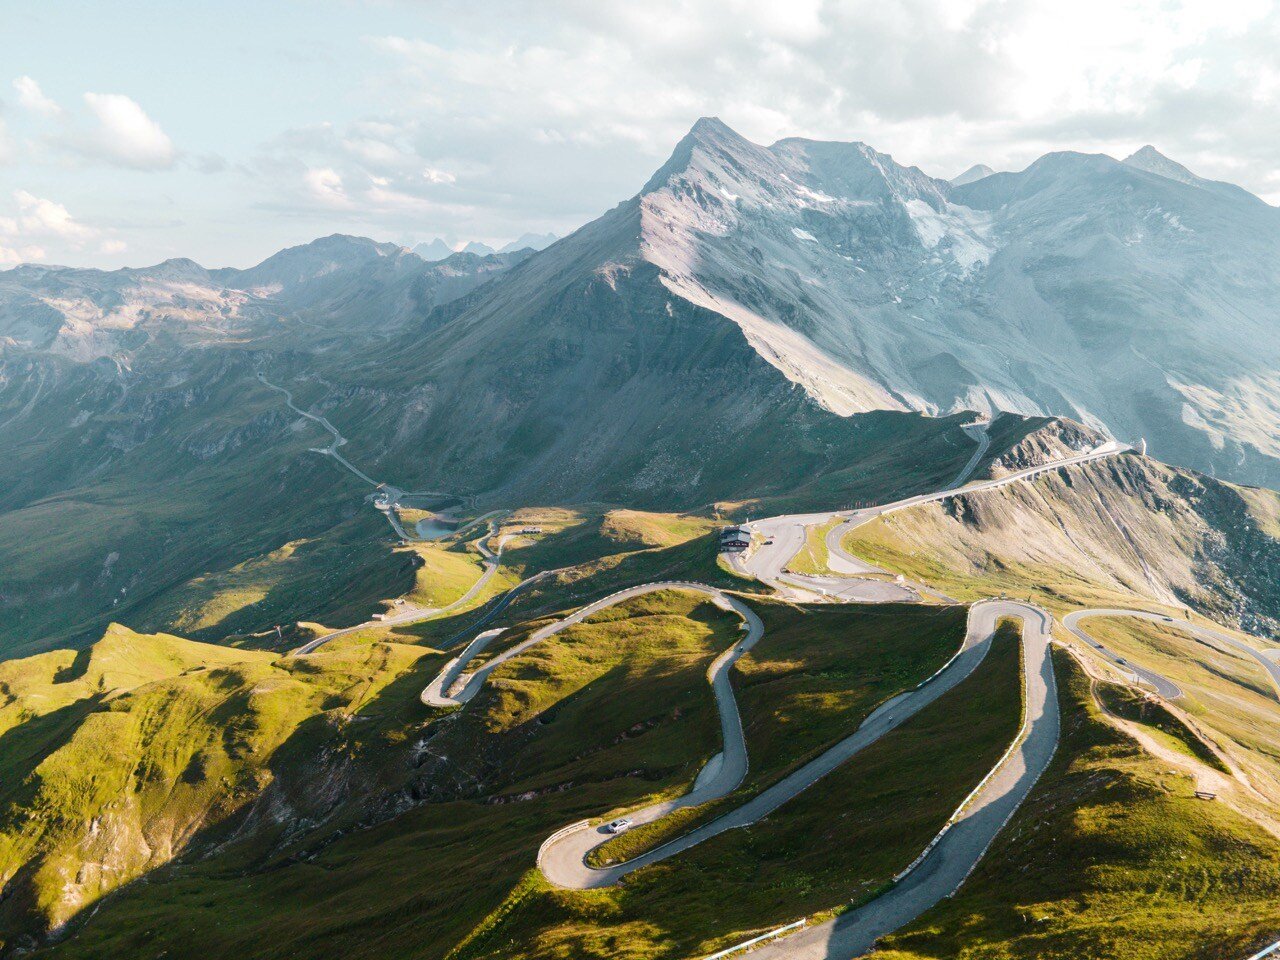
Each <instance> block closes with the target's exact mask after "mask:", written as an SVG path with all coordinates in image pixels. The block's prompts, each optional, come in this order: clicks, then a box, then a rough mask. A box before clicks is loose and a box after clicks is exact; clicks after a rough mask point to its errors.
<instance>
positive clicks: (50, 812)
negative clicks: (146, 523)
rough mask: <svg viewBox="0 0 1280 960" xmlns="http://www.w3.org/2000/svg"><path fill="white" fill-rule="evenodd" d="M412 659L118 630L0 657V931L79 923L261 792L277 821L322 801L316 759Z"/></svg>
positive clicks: (10, 940)
mask: <svg viewBox="0 0 1280 960" xmlns="http://www.w3.org/2000/svg"><path fill="white" fill-rule="evenodd" d="M421 656H422V651H419V650H415V649H411V648H395V647H391V646H387V645H378V646H371V647H363V648H350V647H348V648H346V649H337V650H333V651H328V650H326V651H325V653H324V655H323V656H317V657H316V658H314V659H311V660H306V661H300V660H294V659H289V658H285V659H280V658H278V657H276V656H275V655H273V654H269V653H263V652H257V651H247V650H236V649H232V648H226V647H217V646H210V645H207V644H199V643H193V642H191V641H188V640H183V639H180V638H177V637H171V636H164V635H150V636H148V635H142V634H137V633H134V632H132V631H130V630H127V629H125V628H123V627H119V626H113V627H111V628H110V629H109V630H108V631H107V633H106V634H105V635H104V636H103V638H102V639H101V640H99V641H98V642H97V643H95V644H94V645H93V646H91V647H89V648H87V649H85V650H82V651H79V652H72V651H56V652H52V653H48V654H43V655H40V656H38V657H36V658H33V659H30V660H20V661H10V662H8V663H3V664H0V691H3V693H4V701H3V705H0V772H2V774H3V775H2V776H0V877H3V878H4V890H5V896H4V898H3V900H0V942H2V943H3V944H4V945H6V946H8V945H12V944H14V943H15V942H18V943H20V942H21V936H22V935H23V934H24V933H34V932H39V931H40V930H41V929H43V928H46V927H55V926H57V925H60V924H62V923H64V922H66V921H68V920H70V919H72V918H74V917H75V916H76V915H77V914H78V913H79V912H80V911H82V910H84V909H85V908H86V907H89V906H91V905H93V904H94V903H95V902H97V901H98V900H99V898H101V897H102V896H103V895H104V894H107V893H109V892H110V891H112V890H114V889H116V888H118V887H119V886H121V885H122V884H128V883H129V882H130V881H131V880H133V879H135V878H137V877H140V876H142V875H144V874H146V873H148V872H149V871H151V870H154V869H155V868H157V867H159V866H162V865H163V864H165V863H166V862H168V861H169V860H170V859H171V858H173V857H174V856H176V855H178V854H179V853H181V851H182V850H183V849H184V848H185V847H186V846H187V845H188V844H190V843H192V842H193V841H195V840H196V838H197V837H203V838H205V839H204V840H203V841H202V842H206V843H207V842H208V837H209V835H210V834H211V833H216V832H217V831H218V830H219V829H220V828H221V827H222V826H223V825H225V824H230V823H231V822H232V821H233V820H241V821H242V820H243V818H244V815H246V814H248V813H249V812H250V811H251V810H252V809H253V807H254V805H255V804H258V803H260V802H263V798H264V797H270V798H271V802H272V803H273V804H274V806H275V811H274V813H275V814H276V815H278V816H279V820H280V822H281V823H282V824H283V823H285V822H287V821H289V820H291V819H293V820H296V819H297V818H299V817H304V816H306V815H307V814H308V812H309V811H316V812H320V813H324V812H327V811H326V802H325V800H324V798H323V796H322V795H321V793H322V791H321V792H318V788H319V787H320V786H321V785H322V784H324V782H325V779H326V777H328V776H331V775H335V773H336V771H335V768H334V767H333V766H331V765H329V764H328V763H326V760H327V759H328V758H329V756H331V752H332V751H338V753H339V754H340V753H341V751H342V750H344V749H345V748H344V746H343V745H344V743H347V742H349V741H350V740H351V737H352V736H353V735H356V736H364V735H366V731H364V730H360V729H358V728H359V727H360V726H361V724H362V722H367V719H368V717H367V716H366V714H365V709H366V707H367V706H368V704H369V703H370V701H371V700H373V699H376V698H377V696H378V694H379V691H381V690H382V689H384V688H385V687H386V685H387V684H388V683H390V682H392V680H394V678H395V677H396V676H398V675H400V674H402V673H403V672H404V671H406V670H407V669H409V668H410V667H411V666H412V665H413V664H414V662H415V661H416V660H417V659H418V658H420V657H421ZM325 788H326V789H328V790H330V791H333V790H335V789H337V788H338V784H337V783H334V782H330V783H328V784H325Z"/></svg>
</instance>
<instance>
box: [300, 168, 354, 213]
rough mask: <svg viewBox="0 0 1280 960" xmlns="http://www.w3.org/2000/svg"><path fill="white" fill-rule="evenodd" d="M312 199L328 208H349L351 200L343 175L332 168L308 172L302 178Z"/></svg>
mask: <svg viewBox="0 0 1280 960" xmlns="http://www.w3.org/2000/svg"><path fill="white" fill-rule="evenodd" d="M302 181H303V183H304V184H306V187H307V191H308V193H309V194H310V195H311V197H312V198H313V199H315V200H318V201H320V203H322V204H323V205H324V206H327V207H349V206H351V198H350V197H348V196H347V191H346V188H345V187H344V186H343V184H342V175H341V174H339V173H338V171H337V170H334V169H333V168H332V167H321V168H319V169H317V170H308V171H307V172H306V173H304V174H303V176H302Z"/></svg>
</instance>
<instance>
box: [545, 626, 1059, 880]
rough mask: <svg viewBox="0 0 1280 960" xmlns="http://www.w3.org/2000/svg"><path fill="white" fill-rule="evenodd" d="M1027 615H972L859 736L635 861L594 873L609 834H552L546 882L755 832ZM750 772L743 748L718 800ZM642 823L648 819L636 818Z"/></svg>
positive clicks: (648, 812) (618, 870)
mask: <svg viewBox="0 0 1280 960" xmlns="http://www.w3.org/2000/svg"><path fill="white" fill-rule="evenodd" d="M1025 609H1030V608H1027V607H1026V606H1025V605H1024V604H1012V603H1007V602H1000V601H993V602H990V603H985V604H977V605H975V606H974V607H973V608H972V612H971V614H970V618H969V628H968V630H967V632H966V634H965V639H964V642H963V644H962V646H961V648H960V651H959V652H958V653H957V655H956V656H955V657H954V658H953V659H952V660H951V661H950V663H948V664H947V666H946V667H944V668H943V669H942V670H941V671H939V672H938V673H937V674H935V675H934V676H933V677H932V678H931V679H929V680H928V681H926V682H925V683H923V684H922V685H921V686H919V687H917V688H916V689H914V690H909V691H907V692H905V693H901V694H899V695H898V696H896V697H893V698H892V699H890V700H888V701H886V702H885V703H883V704H881V705H880V706H879V707H878V708H877V709H876V710H874V711H872V713H871V714H870V715H869V716H868V717H867V718H866V720H864V721H863V722H862V724H861V725H860V726H859V727H858V729H857V731H855V732H854V733H853V734H851V735H850V736H848V737H845V738H844V739H843V740H840V741H838V742H837V743H835V744H834V745H833V746H831V747H829V748H828V749H827V750H825V751H824V752H823V753H821V754H819V755H818V756H817V757H816V758H814V759H813V760H811V761H810V762H808V763H806V764H805V765H804V766H802V767H801V768H800V769H798V770H796V771H794V772H793V773H791V774H790V775H788V776H786V777H784V778H783V779H782V780H780V781H778V782H777V783H775V784H773V785H772V786H771V787H769V788H767V789H766V790H764V791H762V792H761V793H759V794H757V795H756V796H755V797H753V798H752V799H750V800H748V801H747V802H746V803H744V804H743V805H742V806H740V807H738V808H736V809H735V810H733V811H731V812H729V813H727V814H725V815H724V816H722V817H718V818H717V819H715V820H712V821H711V822H710V823H707V824H704V825H702V826H700V827H697V828H696V829H694V830H692V831H690V832H689V833H687V834H684V835H683V836H680V837H677V838H676V839H674V840H671V841H669V842H668V843H666V844H663V845H662V846H660V847H657V848H655V849H654V850H651V851H649V852H648V853H645V854H642V855H641V856H639V857H636V858H635V859H633V860H629V861H627V862H626V863H621V864H616V865H614V866H611V867H608V868H605V869H595V868H592V867H588V866H587V865H586V864H585V863H584V858H585V857H586V855H587V854H588V853H589V852H590V851H591V850H593V849H594V848H595V847H597V846H599V845H600V844H602V843H604V842H605V841H607V840H608V839H609V835H608V834H606V833H604V832H603V830H602V828H600V827H593V826H591V825H590V824H580V825H578V826H577V827H576V828H571V829H568V830H566V831H562V832H561V833H559V834H556V835H554V836H553V837H552V838H551V839H549V840H548V842H547V843H545V844H544V845H543V847H542V850H541V851H540V852H539V855H538V865H539V866H540V867H541V868H542V872H543V875H544V876H546V878H547V879H548V880H550V881H551V882H552V883H554V884H556V885H557V886H561V887H569V888H573V889H587V888H591V887H603V886H611V885H613V884H615V883H617V882H618V881H619V880H621V879H622V878H623V877H624V876H626V875H627V874H629V873H632V872H633V871H635V870H639V869H640V868H642V867H646V866H649V865H650V864H654V863H658V862H660V861H662V860H666V859H667V858H669V857H672V856H675V855H676V854H678V853H681V852H683V851H685V850H688V849H690V848H691V847H694V846H697V845H698V844H700V843H702V842H703V841H705V840H709V839H710V838H711V837H714V836H717V835H719V834H721V833H724V832H725V831H727V830H732V829H734V828H736V827H746V826H750V825H751V824H753V823H755V822H756V821H758V820H761V819H763V818H764V817H767V816H768V815H769V814H771V813H773V812H774V811H775V810H777V809H778V808H779V807H781V806H782V805H783V804H785V803H787V802H788V801H790V800H792V799H794V798H795V797H797V796H799V795H800V794H801V793H803V792H804V791H805V790H807V789H809V788H810V787H811V786H813V785H814V784H815V783H817V782H818V781H819V780H821V779H822V778H823V777H825V776H827V774H829V773H831V772H832V771H833V770H835V769H837V768H838V767H840V766H842V765H843V764H845V763H847V762H848V761H849V760H850V759H852V758H853V757H855V756H856V755H857V754H858V753H859V752H861V751H862V750H864V749H865V748H866V747H868V746H870V745H871V744H873V743H875V742H876V741H877V740H879V739H880V738H882V737H883V736H885V735H886V734H887V733H889V732H891V731H893V730H895V729H896V728H898V727H899V726H901V725H902V724H903V723H905V722H906V721H907V720H909V719H911V717H913V716H915V715H916V714H917V713H919V712H920V711H921V710H923V709H924V708H925V707H927V706H928V705H929V704H931V703H933V702H934V701H935V700H937V699H938V698H939V697H941V696H942V695H943V694H945V693H947V692H948V691H949V690H952V689H953V688H954V687H955V686H956V685H957V684H959V683H960V682H962V681H963V680H964V679H965V678H966V677H968V676H969V675H970V674H971V673H972V672H973V671H974V670H975V669H976V668H977V666H978V664H980V663H981V662H982V661H983V659H984V658H985V657H986V655H987V651H988V650H989V649H990V648H991V641H992V638H993V637H994V635H995V627H996V622H997V620H998V618H999V617H1001V616H1006V615H1010V616H1020V615H1022V611H1023V610H1025ZM1046 616H1047V615H1046V614H1043V613H1042V612H1040V611H1037V612H1036V617H1037V619H1039V618H1042V617H1046ZM1047 649H1048V647H1047V645H1046V646H1045V650H1046V651H1047ZM1028 653H1029V655H1030V654H1032V653H1034V651H1032V650H1029V651H1028ZM735 659H736V658H735ZM726 666H727V664H726ZM725 690H726V693H725V695H726V697H727V698H728V699H729V700H732V698H733V693H732V689H731V688H730V687H729V683H728V676H727V671H726V672H725ZM733 715H734V717H735V718H736V717H737V710H736V708H735V709H734V711H733ZM739 736H740V728H739ZM1055 738H1056V734H1055ZM745 772H746V756H745V746H744V747H743V757H742V772H741V774H738V773H737V772H736V771H735V777H734V778H733V781H734V782H733V783H730V782H729V779H730V778H728V777H726V778H725V780H724V783H723V784H722V789H723V792H722V793H718V794H716V796H724V795H726V794H727V793H729V792H731V791H732V790H733V788H734V787H735V786H736V785H737V783H738V782H740V781H741V775H742V774H745ZM697 793H699V790H698V788H695V789H694V790H693V791H692V792H691V793H689V794H688V795H686V797H681V798H679V799H678V800H673V801H667V802H665V803H663V804H657V805H655V806H653V807H649V808H646V809H645V810H644V811H642V812H641V813H640V814H632V815H630V817H631V819H632V820H633V821H634V822H636V823H642V822H644V823H647V822H652V821H653V820H657V819H659V818H660V817H661V816H665V815H666V814H667V813H669V812H670V811H671V810H673V809H678V808H679V807H682V806H689V805H691V803H702V802H706V800H708V799H714V797H713V796H702V797H697V798H695V794H697ZM690 798H693V799H690ZM641 816H643V817H644V818H645V819H643V820H641V819H638V818H639V817H641Z"/></svg>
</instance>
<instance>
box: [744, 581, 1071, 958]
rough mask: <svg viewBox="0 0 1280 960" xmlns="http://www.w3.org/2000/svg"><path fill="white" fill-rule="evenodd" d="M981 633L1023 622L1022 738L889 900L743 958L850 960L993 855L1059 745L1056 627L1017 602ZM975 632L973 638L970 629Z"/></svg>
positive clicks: (1002, 605) (991, 606)
mask: <svg viewBox="0 0 1280 960" xmlns="http://www.w3.org/2000/svg"><path fill="white" fill-rule="evenodd" d="M974 609H975V610H981V611H982V613H981V615H980V617H981V619H982V621H983V626H982V627H981V628H980V629H981V630H982V631H984V632H985V631H993V630H994V627H995V623H996V621H997V620H998V618H1000V617H1016V618H1019V619H1021V621H1022V649H1023V658H1024V671H1023V684H1024V689H1023V695H1024V703H1025V704H1026V715H1025V719H1024V723H1023V729H1022V732H1021V733H1020V736H1019V739H1017V740H1015V741H1014V746H1013V749H1012V750H1011V751H1010V752H1009V753H1007V754H1006V755H1005V756H1004V758H1003V759H1002V760H1001V761H1000V763H999V764H997V766H996V767H995V768H994V770H993V772H992V773H991V774H990V775H989V778H988V779H987V780H986V781H985V782H984V783H983V784H982V785H981V787H980V788H979V789H978V790H977V792H976V793H975V794H974V795H973V796H971V797H970V798H969V800H968V801H967V802H966V803H965V804H964V805H962V807H961V808H960V810H958V811H957V813H956V815H955V816H954V817H953V818H952V820H951V822H950V823H949V824H948V825H947V826H946V827H944V828H943V831H942V832H941V833H940V834H939V835H938V837H937V838H936V839H935V840H934V842H933V843H932V844H931V846H930V848H929V849H928V850H927V851H926V853H925V854H924V855H923V856H922V857H921V858H920V859H919V860H917V862H916V863H915V864H914V865H913V866H912V867H911V868H910V869H909V870H908V871H907V872H906V873H905V875H903V874H899V877H898V880H897V882H896V883H895V884H894V885H893V886H892V887H891V888H890V889H889V890H888V891H887V892H886V893H884V894H882V895H880V896H879V897H876V898H875V899H874V900H872V901H871V902H870V903H867V904H865V905H863V906H861V907H858V908H856V909H854V910H851V911H849V912H848V913H845V914H841V915H840V916H839V917H836V918H835V919H834V920H828V921H826V922H825V923H819V924H815V925H814V926H811V927H805V928H803V929H801V930H799V931H797V932H796V933H794V934H792V935H791V936H789V937H787V938H786V939H784V940H779V941H775V942H773V943H769V944H766V945H765V946H762V947H758V948H756V949H755V950H752V951H750V952H749V953H747V954H745V955H746V956H750V957H755V958H757V960H781V958H784V957H785V958H786V960H847V958H850V957H858V956H861V955H862V954H864V953H866V952H867V951H869V950H870V949H872V947H874V946H875V942H876V940H877V939H879V938H880V937H882V936H884V935H885V934H887V933H892V932H893V931H895V930H899V929H901V928H902V927H904V926H906V925H907V924H908V923H910V922H911V921H912V920H914V919H915V918H916V917H918V916H920V915H921V914H922V913H924V912H925V911H926V910H928V909H929V908H930V907H932V906H933V905H934V904H936V903H938V902H939V901H941V900H943V899H944V898H946V897H948V896H950V895H951V894H952V893H954V892H955V891H956V890H957V889H959V887H960V885H961V884H963V883H964V881H965V879H966V878H967V877H968V876H969V874H970V873H971V872H972V870H973V868H974V867H975V866H976V865H977V864H978V862H979V861H980V860H981V859H982V857H983V855H984V854H985V853H986V852H987V848H988V847H989V846H990V845H991V843H992V841H993V840H994V839H995V837H996V834H998V833H999V832H1000V830H1001V829H1002V828H1003V827H1004V825H1005V824H1006V823H1007V822H1008V821H1009V819H1010V818H1011V817H1012V816H1013V814H1014V813H1015V812H1016V811H1017V809H1018V807H1019V805H1020V804H1021V803H1022V801H1023V800H1025V799H1026V797H1027V794H1029V793H1030V792H1031V788H1032V787H1033V786H1034V785H1035V783H1036V781H1037V780H1038V779H1039V778H1040V775H1041V774H1042V773H1043V772H1044V771H1045V768H1046V767H1048V766H1049V761H1050V760H1052V759H1053V754H1054V752H1055V750H1056V749H1057V745H1058V729H1059V718H1058V698H1057V684H1056V682H1055V679H1054V676H1053V661H1052V660H1051V659H1050V656H1049V643H1050V640H1051V633H1052V626H1053V620H1052V617H1050V616H1049V614H1048V613H1046V612H1045V611H1043V610H1041V609H1040V608H1038V607H1033V606H1030V605H1028V604H1024V603H1016V602H1013V601H1001V600H994V601H986V602H983V603H980V604H977V605H976V606H975V608H974ZM970 631H971V633H972V631H973V625H972V624H971V627H970Z"/></svg>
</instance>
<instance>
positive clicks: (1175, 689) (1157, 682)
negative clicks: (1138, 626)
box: [1062, 609, 1200, 700]
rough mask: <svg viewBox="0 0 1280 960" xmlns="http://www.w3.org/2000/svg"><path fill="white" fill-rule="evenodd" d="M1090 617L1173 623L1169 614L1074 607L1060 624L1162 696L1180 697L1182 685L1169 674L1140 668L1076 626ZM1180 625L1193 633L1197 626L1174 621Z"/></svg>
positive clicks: (1175, 698)
mask: <svg viewBox="0 0 1280 960" xmlns="http://www.w3.org/2000/svg"><path fill="white" fill-rule="evenodd" d="M1090 617H1136V618H1138V619H1140V620H1150V621H1151V622H1152V623H1175V621H1174V619H1173V618H1172V617H1167V616H1164V615H1162V614H1158V613H1148V612H1147V611H1146V610H1103V609H1098V610H1074V611H1072V612H1071V613H1068V614H1067V615H1066V616H1065V617H1063V618H1062V625H1063V626H1064V627H1066V628H1067V629H1068V630H1070V631H1071V632H1072V633H1073V634H1075V635H1076V637H1078V638H1079V639H1080V640H1082V641H1084V643H1085V644H1087V645H1088V646H1090V647H1092V648H1093V649H1094V651H1095V652H1097V653H1098V654H1099V655H1100V656H1102V657H1103V658H1104V659H1106V660H1108V661H1110V662H1111V663H1112V664H1114V665H1115V666H1116V667H1117V668H1118V669H1120V670H1121V671H1124V672H1126V673H1131V674H1133V675H1134V676H1136V677H1137V678H1138V679H1139V680H1140V681H1144V682H1146V683H1148V684H1150V685H1151V686H1152V687H1154V688H1155V691H1156V693H1158V694H1159V695H1160V696H1162V697H1164V699H1166V700H1177V699H1178V698H1179V697H1181V696H1182V688H1181V687H1179V686H1178V685H1177V684H1176V683H1174V682H1173V681H1172V680H1170V679H1169V678H1168V677H1164V676H1161V675H1160V674H1158V673H1156V672H1155V671H1154V670H1148V669H1146V668H1145V667H1140V666H1138V665H1137V664H1136V663H1133V662H1131V661H1129V660H1125V659H1123V658H1122V657H1119V656H1117V655H1116V654H1115V653H1113V652H1112V651H1110V650H1108V649H1107V648H1106V647H1104V646H1103V645H1102V644H1101V643H1099V642H1098V641H1097V640H1095V639H1094V638H1093V637H1091V636H1090V635H1089V634H1088V633H1086V632H1085V631H1084V629H1083V628H1082V627H1080V626H1079V623H1080V621H1081V620H1087V619H1089V618H1090ZM1176 625H1177V626H1179V627H1184V628H1186V629H1187V630H1188V631H1189V632H1191V633H1195V632H1196V631H1197V630H1199V629H1200V628H1198V627H1195V626H1194V625H1193V624H1189V623H1188V624H1181V623H1179V624H1176Z"/></svg>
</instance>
